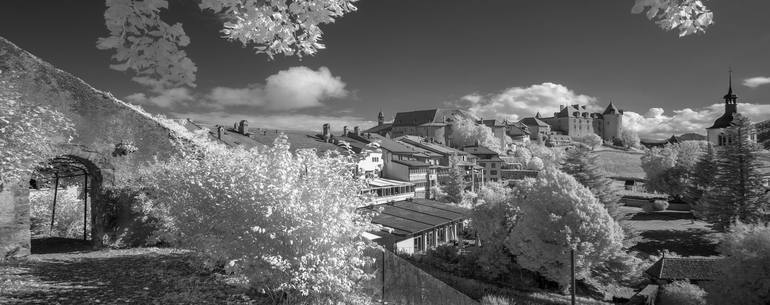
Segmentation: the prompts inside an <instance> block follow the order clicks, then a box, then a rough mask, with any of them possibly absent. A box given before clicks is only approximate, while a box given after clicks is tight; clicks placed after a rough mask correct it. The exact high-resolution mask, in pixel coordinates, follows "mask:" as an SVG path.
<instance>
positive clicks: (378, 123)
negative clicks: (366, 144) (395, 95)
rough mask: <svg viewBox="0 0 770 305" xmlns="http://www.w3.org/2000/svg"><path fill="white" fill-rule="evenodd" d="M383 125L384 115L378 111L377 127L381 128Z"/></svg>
mask: <svg viewBox="0 0 770 305" xmlns="http://www.w3.org/2000/svg"><path fill="white" fill-rule="evenodd" d="M383 124H385V115H384V114H383V113H382V111H380V113H378V114H377V126H382V125H383Z"/></svg>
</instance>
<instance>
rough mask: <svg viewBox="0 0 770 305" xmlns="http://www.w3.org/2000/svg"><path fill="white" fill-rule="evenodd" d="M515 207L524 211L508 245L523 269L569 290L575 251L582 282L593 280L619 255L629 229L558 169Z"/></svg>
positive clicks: (529, 183) (531, 184)
mask: <svg viewBox="0 0 770 305" xmlns="http://www.w3.org/2000/svg"><path fill="white" fill-rule="evenodd" d="M511 204H513V205H514V206H513V207H511V209H517V210H518V213H519V214H518V216H517V217H516V222H515V225H514V226H513V229H512V230H511V233H510V235H509V236H508V238H507V239H506V241H505V243H506V246H507V248H508V250H509V251H511V253H512V254H513V255H514V256H516V259H517V262H518V263H519V265H521V266H522V267H523V268H526V269H529V270H532V271H536V272H538V273H540V274H541V275H543V276H545V277H546V278H548V279H550V280H552V281H555V282H557V283H558V284H559V285H560V287H562V288H566V287H568V285H569V280H570V249H571V248H572V249H575V260H576V265H577V266H576V273H577V274H576V277H577V278H578V279H581V278H586V277H589V275H590V273H591V270H593V269H595V268H597V267H600V266H603V264H604V263H605V262H606V260H607V259H608V258H611V257H616V256H619V255H620V254H621V252H622V247H623V244H622V243H623V238H624V235H623V230H622V229H621V227H620V225H618V223H617V222H615V220H614V219H612V217H611V216H610V215H609V214H608V213H607V210H606V209H605V208H604V206H603V205H602V204H601V203H600V202H599V201H598V200H597V199H596V198H595V197H594V196H593V194H592V193H591V191H589V190H588V189H587V188H585V187H584V186H582V185H580V183H578V182H577V181H576V180H575V178H573V177H572V176H570V175H568V174H565V173H564V172H561V171H559V170H558V169H555V168H552V167H546V169H545V170H544V171H542V172H540V175H539V177H538V178H537V179H526V180H525V182H524V183H523V184H522V185H521V187H520V190H519V192H518V194H517V198H515V199H514V200H513V201H512V202H511Z"/></svg>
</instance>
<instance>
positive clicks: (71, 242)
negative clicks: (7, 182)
mask: <svg viewBox="0 0 770 305" xmlns="http://www.w3.org/2000/svg"><path fill="white" fill-rule="evenodd" d="M100 183H101V176H100V173H99V170H98V168H97V167H96V166H94V165H93V163H91V162H90V161H88V160H85V159H82V158H79V157H75V156H70V155H65V156H59V157H56V158H53V159H50V160H48V161H47V162H44V163H41V164H40V165H39V166H38V167H37V168H36V169H35V171H34V172H33V174H32V176H31V177H30V180H29V189H30V190H29V204H30V235H31V252H32V253H37V254H43V253H61V252H73V251H84V250H88V249H91V248H92V244H93V243H92V239H93V238H92V236H93V233H94V230H93V227H94V219H95V218H94V216H93V206H92V198H94V196H95V195H96V191H97V189H98V188H99V187H100V185H99V184H100Z"/></svg>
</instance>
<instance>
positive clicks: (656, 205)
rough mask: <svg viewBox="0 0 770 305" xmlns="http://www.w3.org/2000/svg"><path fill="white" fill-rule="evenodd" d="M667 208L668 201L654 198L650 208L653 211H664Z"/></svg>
mask: <svg viewBox="0 0 770 305" xmlns="http://www.w3.org/2000/svg"><path fill="white" fill-rule="evenodd" d="M666 209H668V201H666V200H655V201H654V202H653V203H652V210H653V211H658V212H659V211H665V210H666Z"/></svg>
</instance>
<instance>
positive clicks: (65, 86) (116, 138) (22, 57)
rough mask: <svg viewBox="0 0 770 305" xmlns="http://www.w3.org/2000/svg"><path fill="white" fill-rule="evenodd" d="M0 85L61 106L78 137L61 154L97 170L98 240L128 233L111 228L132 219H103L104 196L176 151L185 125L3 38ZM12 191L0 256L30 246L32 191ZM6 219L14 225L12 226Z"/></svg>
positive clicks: (2, 203) (2, 211) (0, 208)
mask: <svg viewBox="0 0 770 305" xmlns="http://www.w3.org/2000/svg"><path fill="white" fill-rule="evenodd" d="M106 68H107V67H106V63H105V69H106ZM0 83H2V84H3V88H4V90H8V88H10V90H14V91H15V92H16V93H18V94H19V95H20V101H21V102H22V103H27V104H30V105H41V106H45V107H47V108H49V109H53V110H57V111H59V112H61V113H63V114H64V115H65V116H66V117H67V118H68V119H70V120H71V121H72V123H74V125H75V130H76V132H77V135H76V136H75V138H74V139H73V140H72V142H71V143H69V144H67V145H59V146H58V151H57V153H58V154H60V155H62V156H71V157H74V158H77V159H78V160H82V161H83V163H84V164H86V165H87V166H88V169H89V171H90V172H92V174H93V177H92V181H91V184H90V186H92V191H91V192H90V197H91V198H92V200H91V205H92V206H91V208H92V214H93V217H94V218H93V219H92V221H93V226H92V236H94V240H95V243H96V244H97V245H99V244H100V243H101V242H102V241H109V240H110V239H114V238H115V237H114V236H112V237H111V236H106V235H108V233H109V232H123V231H125V230H124V229H121V228H108V227H106V226H108V225H110V224H112V225H114V224H125V223H131V221H129V220H126V219H117V220H116V219H104V218H105V217H104V216H105V215H104V212H105V207H106V206H109V204H111V203H110V202H107V201H109V200H110V197H109V196H104V195H103V190H104V189H105V188H110V187H120V185H119V180H120V179H119V177H121V176H122V175H123V174H126V173H128V172H130V171H132V170H134V169H135V168H137V167H139V166H141V165H143V164H146V163H147V162H149V161H152V160H153V158H154V157H156V156H157V157H159V158H160V159H163V158H167V157H168V156H170V155H171V154H172V153H174V152H175V151H176V150H175V148H174V146H173V144H172V141H171V138H173V137H177V136H178V135H179V133H177V132H174V131H172V130H183V128H184V127H181V126H179V125H177V124H174V123H169V122H167V121H161V120H157V119H155V118H153V117H151V116H150V115H148V114H146V113H144V112H142V111H138V110H137V108H136V107H135V106H130V105H129V104H126V103H124V102H122V101H120V100H118V99H116V98H114V97H113V96H112V95H111V94H109V93H105V92H102V91H99V90H96V89H94V88H92V87H91V86H89V85H88V84H86V83H85V82H83V81H82V80H81V79H79V78H77V77H75V76H72V75H71V74H69V73H66V72H64V71H62V70H59V69H57V68H55V67H53V66H52V65H50V64H48V63H46V62H44V61H42V60H40V59H39V58H37V57H35V56H33V55H31V54H30V53H28V52H26V51H24V50H22V49H21V48H19V47H17V46H16V45H14V44H13V43H11V42H9V41H8V40H5V39H4V38H2V37H0ZM176 128H180V129H176ZM119 143H132V144H133V145H134V146H135V147H137V148H138V150H137V151H136V152H134V153H131V154H129V155H126V156H120V155H113V152H114V151H115V146H116V144H119ZM4 194H5V193H4ZM9 194H10V193H8V194H5V195H3V196H2V197H0V215H3V216H0V217H3V218H0V230H8V231H2V233H3V234H2V237H0V257H2V256H3V255H4V253H7V252H9V251H11V250H8V249H12V248H14V247H16V246H14V245H28V244H29V229H28V227H29V212H28V206H27V203H26V202H27V201H28V200H27V194H26V193H23V192H22V193H19V194H16V195H14V196H11V195H9ZM14 198H15V199H14ZM122 202H124V201H122ZM123 204H124V205H125V204H126V203H123ZM129 204H130V203H129ZM123 210H126V209H123ZM9 213H15V214H14V215H16V216H14V219H13V220H12V221H11V220H10V219H11V218H10V217H9V216H7V215H11V214H9ZM110 217H112V218H115V217H118V218H121V217H123V218H126V217H131V216H130V213H123V214H122V215H117V216H116V215H112V216H110ZM6 223H14V224H15V225H13V226H12V227H13V229H10V228H11V227H9V226H8V225H7V224H6ZM24 228H26V229H24ZM21 231H26V233H21ZM6 232H8V233H9V235H6V234H5V233H6ZM10 233H12V234H10ZM105 236H106V237H105ZM28 248H29V247H28V246H27V252H28ZM25 253H26V252H25Z"/></svg>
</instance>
